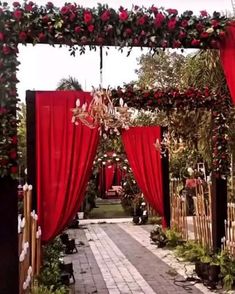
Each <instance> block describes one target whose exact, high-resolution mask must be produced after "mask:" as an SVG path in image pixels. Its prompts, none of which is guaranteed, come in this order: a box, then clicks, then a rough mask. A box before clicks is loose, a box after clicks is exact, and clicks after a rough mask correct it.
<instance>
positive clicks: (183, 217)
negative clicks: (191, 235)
mask: <svg viewBox="0 0 235 294" xmlns="http://www.w3.org/2000/svg"><path fill="white" fill-rule="evenodd" d="M171 229H174V230H176V231H177V232H179V233H180V234H181V236H182V238H183V239H185V240H188V223H187V214H186V200H185V198H183V197H181V196H179V195H178V194H173V195H172V197H171Z"/></svg>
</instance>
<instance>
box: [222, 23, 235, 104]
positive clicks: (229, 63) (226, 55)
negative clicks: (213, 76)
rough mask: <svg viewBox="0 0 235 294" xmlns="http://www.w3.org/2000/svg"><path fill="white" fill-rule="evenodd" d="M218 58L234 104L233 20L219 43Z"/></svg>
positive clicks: (234, 57) (234, 47) (234, 25)
mask: <svg viewBox="0 0 235 294" xmlns="http://www.w3.org/2000/svg"><path fill="white" fill-rule="evenodd" d="M220 58H221V62H222V65H223V69H224V73H225V76H226V80H227V84H228V87H229V90H230V94H231V97H232V101H233V103H234V104H235V22H233V23H231V24H230V25H229V26H228V28H227V33H226V36H225V39H224V41H223V42H222V44H221V49H220Z"/></svg>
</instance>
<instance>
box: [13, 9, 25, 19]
mask: <svg viewBox="0 0 235 294" xmlns="http://www.w3.org/2000/svg"><path fill="white" fill-rule="evenodd" d="M13 16H14V18H15V19H17V20H20V19H21V18H22V16H23V13H22V11H21V10H19V9H17V10H15V11H14V12H13Z"/></svg>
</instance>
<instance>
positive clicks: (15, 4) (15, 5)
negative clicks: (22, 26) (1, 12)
mask: <svg viewBox="0 0 235 294" xmlns="http://www.w3.org/2000/svg"><path fill="white" fill-rule="evenodd" d="M12 5H13V7H20V3H19V2H13V4H12Z"/></svg>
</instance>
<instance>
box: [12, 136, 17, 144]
mask: <svg viewBox="0 0 235 294" xmlns="http://www.w3.org/2000/svg"><path fill="white" fill-rule="evenodd" d="M17 142H18V139H17V137H16V136H13V137H12V138H11V143H12V144H14V145H16V144H17Z"/></svg>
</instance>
